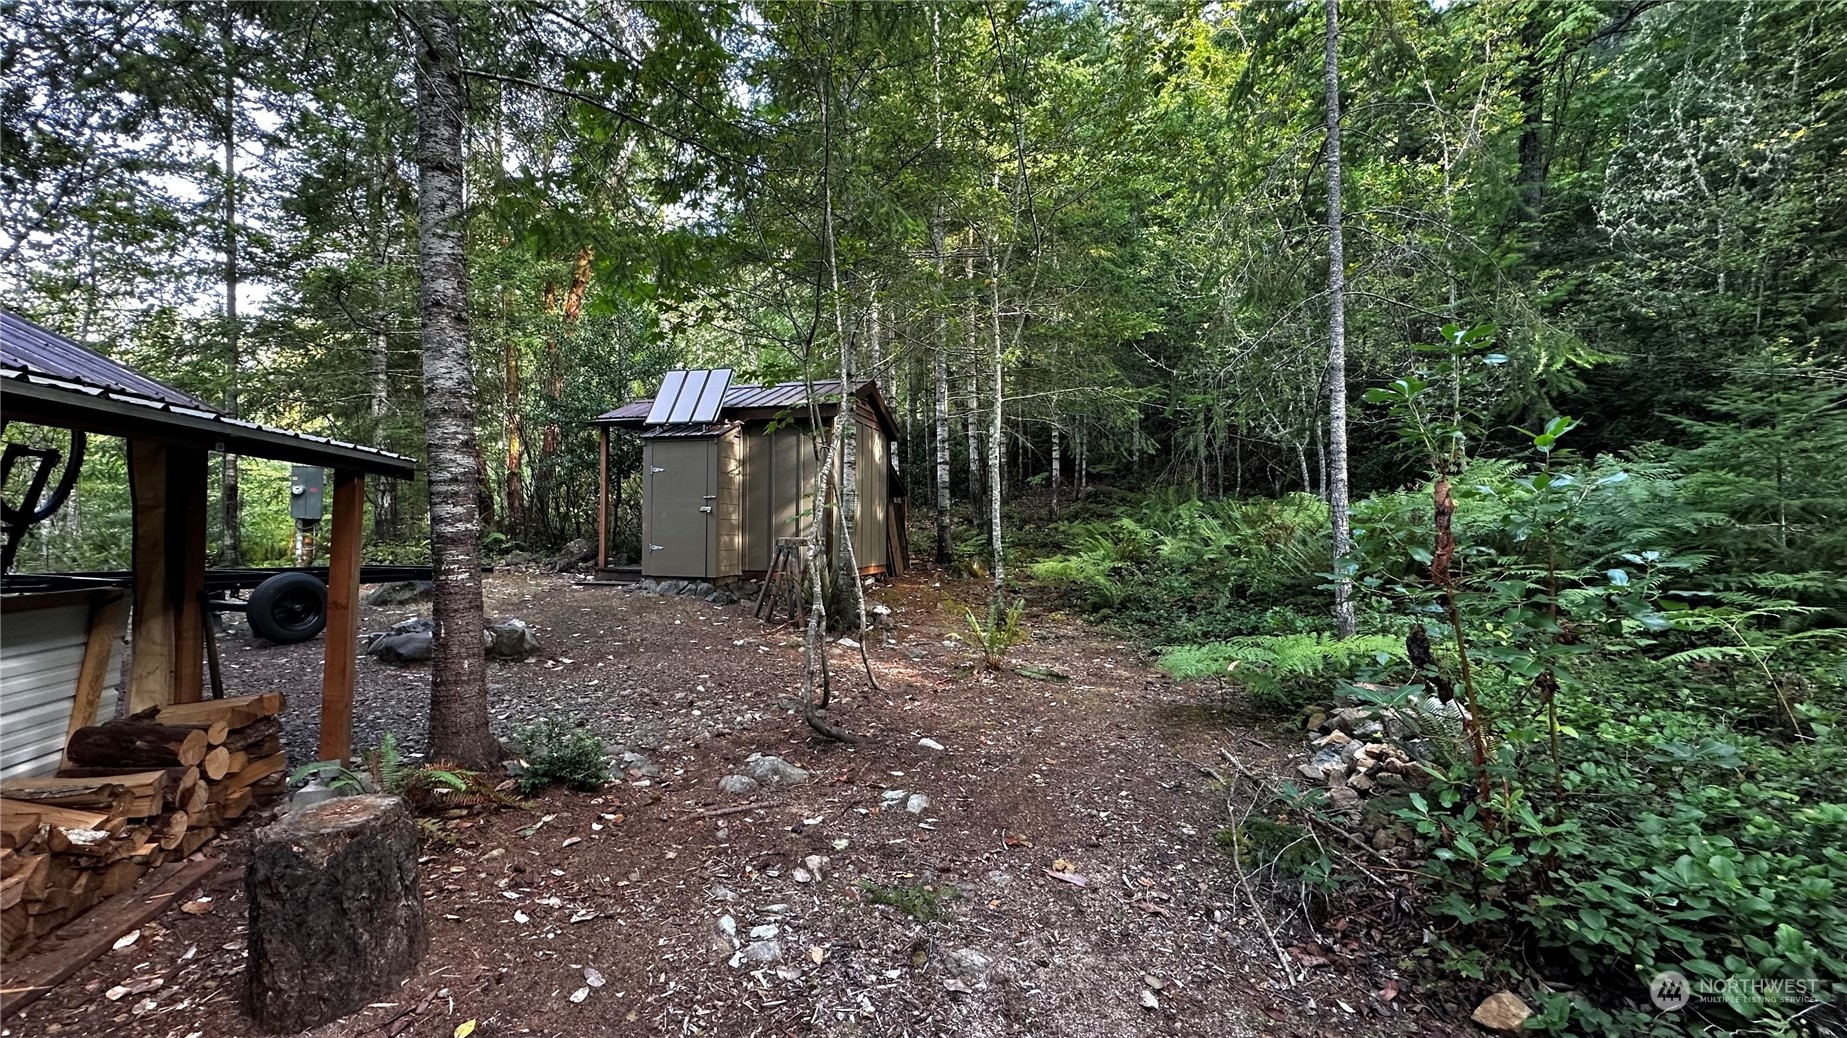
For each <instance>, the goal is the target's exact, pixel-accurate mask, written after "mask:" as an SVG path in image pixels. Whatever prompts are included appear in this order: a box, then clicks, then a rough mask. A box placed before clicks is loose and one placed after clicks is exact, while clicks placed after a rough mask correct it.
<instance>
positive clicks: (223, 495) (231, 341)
mask: <svg viewBox="0 0 1847 1038" xmlns="http://www.w3.org/2000/svg"><path fill="white" fill-rule="evenodd" d="M231 18H232V15H231V13H230V10H229V9H228V8H227V9H226V11H225V12H224V21H223V23H222V24H221V26H220V32H219V38H220V40H221V42H222V44H223V49H224V111H223V114H222V118H223V120H224V125H223V130H224V134H223V144H224V336H225V383H224V413H225V414H227V415H229V416H231V417H232V418H236V417H237V416H238V415H237V408H238V401H237V396H238V388H239V387H238V368H239V365H240V361H241V353H240V350H241V343H239V342H238V330H239V329H238V325H237V320H238V318H237V285H238V281H239V280H240V277H241V275H240V272H239V271H238V266H237V40H236V38H235V37H234V35H233V27H232V23H231ZM219 460H220V463H221V465H222V468H221V469H220V472H219V507H220V509H221V511H222V515H221V523H222V526H223V528H224V535H223V540H222V541H221V542H220V545H219V555H220V558H221V559H222V561H223V563H224V565H226V566H240V565H242V564H243V557H244V543H243V535H242V534H243V518H242V512H243V509H242V502H241V501H240V500H239V498H238V486H237V455H235V454H233V453H231V452H230V451H225V452H224V453H223V454H222V455H220V459H219Z"/></svg>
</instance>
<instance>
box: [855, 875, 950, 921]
mask: <svg viewBox="0 0 1847 1038" xmlns="http://www.w3.org/2000/svg"><path fill="white" fill-rule="evenodd" d="M859 889H860V894H861V896H863V897H864V898H865V900H866V903H867V904H869V905H890V906H891V907H893V908H895V909H897V910H898V911H900V912H903V913H904V914H905V915H908V916H910V917H911V918H912V919H915V920H917V921H918V922H920V923H935V922H941V921H942V920H944V919H947V918H949V905H948V902H950V901H953V900H955V899H956V897H958V896H959V895H960V891H959V890H958V889H957V888H956V886H955V885H954V884H952V883H944V884H940V885H938V884H930V883H894V884H891V885H889V886H888V885H886V884H883V883H874V882H872V881H871V880H866V881H864V882H862V883H861V884H860V887H859Z"/></svg>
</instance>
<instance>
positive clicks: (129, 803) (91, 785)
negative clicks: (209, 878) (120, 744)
mask: <svg viewBox="0 0 1847 1038" xmlns="http://www.w3.org/2000/svg"><path fill="white" fill-rule="evenodd" d="M174 770H175V771H177V770H179V769H174ZM167 784H168V774H167V772H166V771H164V770H157V771H135V772H128V773H125V774H120V775H109V776H102V777H97V778H76V777H71V776H60V777H57V778H24V779H7V780H6V781H4V782H0V797H5V798H6V799H8V800H33V801H37V802H39V803H46V804H57V805H58V806H60V807H83V808H90V809H92V810H97V811H107V812H109V813H111V814H120V815H123V816H125V817H128V818H147V817H150V816H152V815H156V814H159V813H160V807H161V802H162V801H163V800H164V799H165V794H166V790H167Z"/></svg>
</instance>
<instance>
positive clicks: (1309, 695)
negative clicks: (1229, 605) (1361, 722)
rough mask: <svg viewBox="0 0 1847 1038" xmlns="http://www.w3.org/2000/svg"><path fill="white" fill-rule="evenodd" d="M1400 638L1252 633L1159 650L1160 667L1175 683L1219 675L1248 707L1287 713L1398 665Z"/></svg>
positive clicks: (1402, 655) (1402, 654)
mask: <svg viewBox="0 0 1847 1038" xmlns="http://www.w3.org/2000/svg"><path fill="white" fill-rule="evenodd" d="M1404 658H1405V648H1404V643H1403V641H1402V640H1400V639H1397V638H1391V637H1387V636H1385V635H1361V636H1357V637H1354V638H1348V639H1346V640H1344V641H1343V640H1338V639H1335V638H1333V637H1330V636H1327V635H1321V634H1281V635H1253V636H1249V637H1244V638H1235V639H1232V640H1230V641H1223V642H1209V643H1207V644H1204V645H1173V646H1169V647H1167V648H1164V649H1162V650H1161V657H1160V664H1159V665H1160V668H1161V669H1162V670H1164V671H1166V672H1167V673H1168V674H1170V675H1172V676H1173V678H1174V680H1176V681H1186V680H1190V679H1193V678H1203V677H1220V678H1224V679H1225V680H1227V681H1230V682H1232V683H1234V684H1239V685H1243V686H1244V688H1245V690H1246V691H1247V692H1248V693H1249V695H1250V699H1251V703H1252V705H1254V706H1256V707H1258V708H1259V709H1263V710H1267V711H1270V712H1272V713H1289V712H1292V711H1294V710H1297V709H1300V708H1301V707H1302V706H1303V705H1305V704H1307V703H1310V702H1314V701H1316V700H1320V701H1322V702H1326V701H1328V699H1329V698H1330V697H1331V696H1332V695H1333V694H1334V693H1335V692H1336V691H1337V690H1338V689H1339V688H1340V687H1341V686H1342V685H1343V684H1344V683H1346V682H1349V681H1353V680H1357V679H1358V678H1359V676H1360V675H1361V673H1362V672H1363V671H1373V670H1379V669H1382V668H1384V667H1386V666H1387V665H1388V664H1391V663H1394V662H1402V661H1403V660H1404Z"/></svg>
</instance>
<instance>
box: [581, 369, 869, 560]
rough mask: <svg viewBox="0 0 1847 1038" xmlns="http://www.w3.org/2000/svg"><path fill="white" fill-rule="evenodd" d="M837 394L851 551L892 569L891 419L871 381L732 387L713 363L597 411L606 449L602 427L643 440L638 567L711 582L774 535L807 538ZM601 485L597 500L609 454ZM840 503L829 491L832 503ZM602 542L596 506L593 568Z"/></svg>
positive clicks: (762, 554) (755, 556)
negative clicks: (848, 472)
mask: <svg viewBox="0 0 1847 1038" xmlns="http://www.w3.org/2000/svg"><path fill="white" fill-rule="evenodd" d="M843 398H846V399H850V400H851V407H850V408H847V409H845V410H846V411H847V413H848V414H850V415H851V417H852V420H853V423H854V425H853V429H852V432H853V435H852V437H851V441H852V443H853V446H854V476H855V479H854V484H855V485H854V486H853V487H852V488H851V490H850V493H851V495H852V497H853V502H854V505H855V508H854V513H855V517H856V518H855V522H854V528H853V549H854V556H855V558H856V559H857V560H858V562H859V568H860V573H861V574H862V575H889V576H896V575H898V574H900V573H902V572H903V570H904V563H905V556H906V545H905V536H904V489H903V482H902V481H901V480H900V479H899V475H898V471H897V467H896V459H897V452H896V451H895V450H894V449H893V447H894V445H895V444H896V443H897V438H898V423H897V420H896V419H895V418H894V417H893V416H892V413H891V409H890V408H888V407H887V406H886V405H885V400H884V398H883V397H882V396H881V395H880V394H879V389H878V386H877V384H876V383H873V382H869V381H868V382H857V383H854V384H853V385H852V386H851V387H850V391H849V392H847V393H845V394H843V393H842V392H841V387H840V382H839V380H837V379H836V380H832V381H827V382H816V383H803V382H783V383H780V384H777V385H771V386H758V385H741V386H738V385H731V372H730V371H729V370H727V369H722V368H720V369H714V370H701V371H672V372H669V373H668V374H667V377H666V379H665V380H663V382H662V386H661V392H660V393H658V394H656V395H655V396H654V397H651V398H648V399H644V400H637V401H634V402H633V403H629V404H625V405H623V406H622V407H619V408H616V409H615V410H613V411H610V412H608V413H606V414H603V415H599V416H598V417H597V418H596V419H595V424H597V425H598V426H599V427H600V428H601V431H602V435H603V444H604V451H603V455H604V458H605V459H607V458H608V453H609V452H608V442H609V435H610V431H611V430H612V429H622V430H629V431H632V432H634V433H636V434H638V435H639V436H640V437H641V440H642V497H643V501H642V540H641V543H642V552H641V555H642V558H641V575H642V576H644V577H650V578H665V577H673V578H681V579H689V580H690V579H699V580H710V581H714V582H723V581H727V580H732V579H736V578H738V577H744V576H761V575H763V574H764V573H765V572H766V571H767V570H768V569H769V568H770V564H771V560H772V558H773V556H774V554H775V550H776V542H777V540H778V539H779V538H783V537H810V536H815V535H816V533H817V524H816V523H815V522H814V516H813V508H814V490H815V480H816V477H817V476H818V474H819V472H820V466H821V458H822V456H823V455H824V454H825V452H826V446H827V444H826V439H825V438H826V437H827V436H828V435H830V433H831V429H832V425H833V423H834V421H835V420H836V419H837V418H838V416H839V415H840V414H841V412H842V410H843V408H842V400H843ZM817 422H818V425H817ZM839 471H840V469H839V467H838V466H837V467H836V469H835V472H836V475H838V473H839ZM835 485H836V487H838V480H836V481H835ZM602 495H603V496H602V500H603V501H605V502H607V500H608V497H609V472H608V465H607V464H605V465H604V471H603V487H602ZM838 501H839V496H838V494H836V495H835V496H834V497H833V498H832V499H831V500H830V502H829V504H830V507H834V506H836V505H837V503H838ZM824 518H825V517H824ZM832 525H833V524H832V522H831V520H829V521H825V522H823V523H821V524H819V535H820V536H823V537H831V536H832ZM608 543H609V531H608V509H607V508H606V507H605V508H603V509H602V511H601V518H600V522H599V538H598V555H597V562H598V567H599V568H606V567H607V562H608V556H607V545H608Z"/></svg>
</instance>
